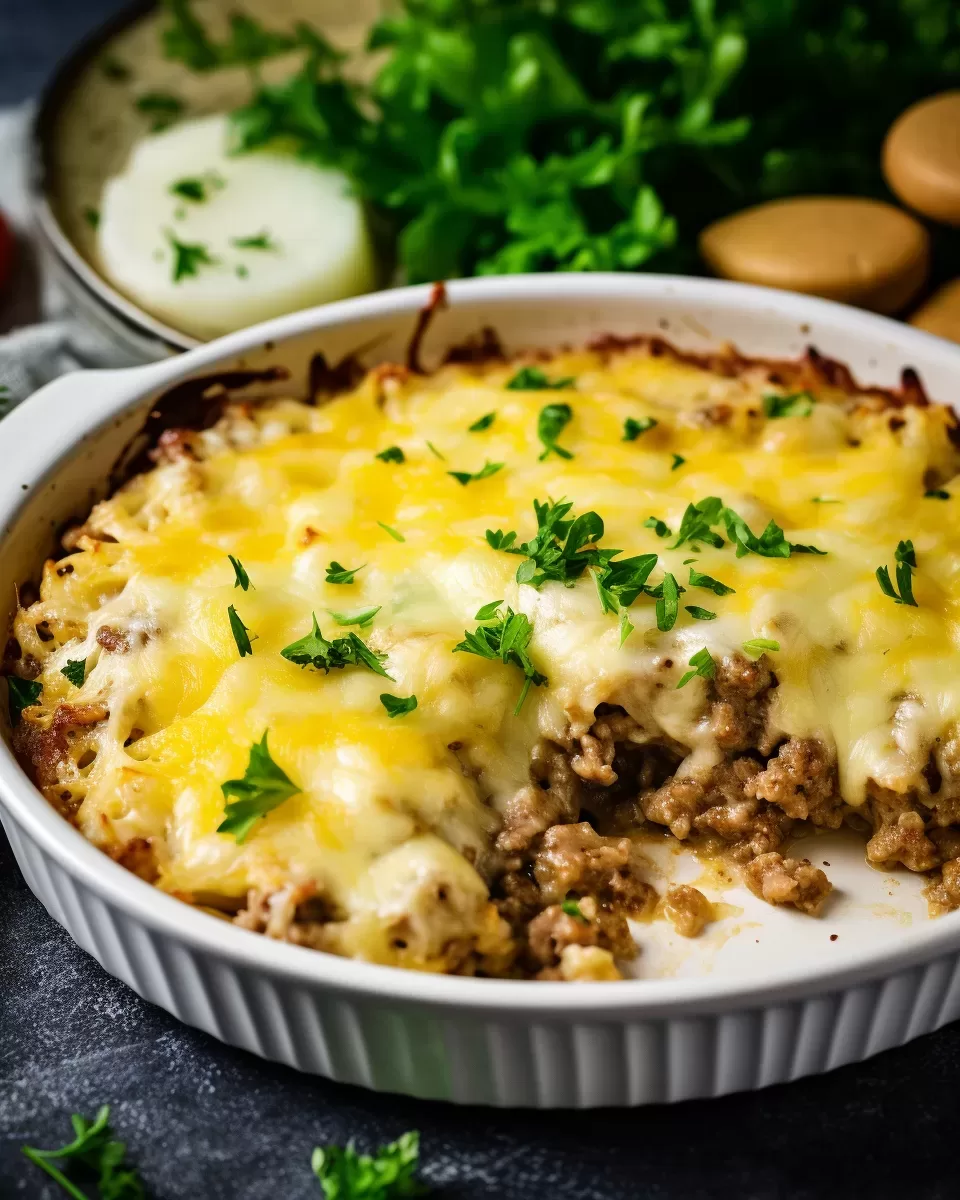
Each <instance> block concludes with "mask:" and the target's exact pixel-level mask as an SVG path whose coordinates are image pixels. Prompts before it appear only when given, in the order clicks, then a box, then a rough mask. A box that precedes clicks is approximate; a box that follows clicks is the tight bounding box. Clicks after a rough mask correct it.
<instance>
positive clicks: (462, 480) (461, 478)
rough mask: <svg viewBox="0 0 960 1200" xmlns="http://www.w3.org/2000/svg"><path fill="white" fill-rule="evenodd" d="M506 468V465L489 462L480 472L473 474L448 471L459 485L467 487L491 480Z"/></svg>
mask: <svg viewBox="0 0 960 1200" xmlns="http://www.w3.org/2000/svg"><path fill="white" fill-rule="evenodd" d="M505 466H506V463H502V462H499V463H495V462H490V461H489V460H488V461H487V462H485V463H484V464H483V466H482V467H481V468H480V470H479V471H474V472H473V474H471V473H470V472H469V471H448V472H447V474H448V475H450V476H452V477H453V478H454V479H455V480H456V481H457V483H459V484H461V485H462V486H463V487H466V486H467V484H468V483H476V482H477V480H480V479H489V478H490V476H491V475H496V473H497V472H498V471H502V470H503V468H504V467H505Z"/></svg>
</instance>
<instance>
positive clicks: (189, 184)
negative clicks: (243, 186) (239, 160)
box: [169, 171, 225, 204]
mask: <svg viewBox="0 0 960 1200" xmlns="http://www.w3.org/2000/svg"><path fill="white" fill-rule="evenodd" d="M224 182H225V181H224V179H223V178H222V177H221V176H220V175H218V174H217V172H216V171H208V172H207V174H206V175H192V176H188V177H187V178H185V179H177V180H175V181H174V182H173V183H171V184H170V187H169V191H170V194H171V195H173V196H179V198H180V199H181V200H189V201H190V202H191V203H193V204H203V203H204V202H205V201H206V200H207V199H208V198H209V196H210V191H211V190H212V189H214V188H222V187H223V186H224Z"/></svg>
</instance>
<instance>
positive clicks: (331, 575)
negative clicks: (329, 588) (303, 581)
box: [326, 562, 367, 584]
mask: <svg viewBox="0 0 960 1200" xmlns="http://www.w3.org/2000/svg"><path fill="white" fill-rule="evenodd" d="M366 565H367V564H366V563H364V564H363V566H361V567H354V568H353V570H352V571H349V570H347V568H346V567H342V566H341V565H340V564H339V563H338V562H332V563H330V564H329V566H328V567H327V575H326V582H327V583H342V584H347V583H353V577H354V575H356V573H357V572H358V571H362V570H363V567H365V566H366Z"/></svg>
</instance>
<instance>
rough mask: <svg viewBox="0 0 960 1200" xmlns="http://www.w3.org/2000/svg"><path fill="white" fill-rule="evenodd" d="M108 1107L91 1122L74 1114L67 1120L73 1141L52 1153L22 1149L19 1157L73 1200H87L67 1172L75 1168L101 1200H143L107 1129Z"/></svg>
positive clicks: (123, 1149) (122, 1153) (123, 1153)
mask: <svg viewBox="0 0 960 1200" xmlns="http://www.w3.org/2000/svg"><path fill="white" fill-rule="evenodd" d="M109 1120H110V1106H109V1105H108V1104H104V1105H103V1107H102V1108H101V1109H100V1110H99V1111H98V1113H97V1115H96V1117H95V1118H94V1119H93V1120H92V1121H88V1120H87V1119H86V1117H82V1116H80V1115H79V1114H78V1113H74V1114H73V1116H72V1117H71V1118H70V1121H71V1124H72V1125H73V1132H74V1139H73V1141H72V1142H68V1143H67V1144H66V1145H65V1146H60V1147H58V1148H57V1149H56V1150H38V1149H36V1148H35V1147H34V1146H24V1147H23V1154H24V1155H25V1156H26V1157H27V1158H28V1159H29V1160H30V1161H31V1162H32V1163H34V1164H35V1165H36V1166H38V1167H39V1168H40V1169H41V1171H45V1172H46V1173H47V1175H49V1177H50V1178H51V1179H52V1180H53V1181H54V1182H55V1183H57V1184H58V1185H59V1186H60V1187H61V1188H62V1189H63V1190H64V1191H65V1192H66V1193H67V1195H68V1196H71V1197H73V1200H88V1197H87V1194H86V1192H83V1191H81V1190H80V1188H79V1187H78V1186H77V1185H76V1184H75V1183H74V1182H73V1180H72V1179H70V1177H69V1175H68V1174H67V1171H69V1170H70V1168H71V1167H73V1166H74V1165H76V1166H77V1167H79V1168H80V1169H81V1170H82V1171H84V1172H86V1174H88V1175H89V1176H90V1177H92V1178H93V1179H95V1180H96V1185H97V1190H98V1192H99V1194H100V1197H101V1200H145V1197H146V1192H145V1191H144V1187H143V1183H142V1182H141V1180H140V1177H139V1175H138V1174H137V1172H136V1171H135V1170H134V1169H133V1167H131V1166H130V1165H129V1164H128V1163H127V1161H126V1146H125V1145H124V1143H123V1142H120V1141H117V1140H116V1138H114V1136H113V1133H112V1131H111V1129H110V1125H109V1123H108V1122H109Z"/></svg>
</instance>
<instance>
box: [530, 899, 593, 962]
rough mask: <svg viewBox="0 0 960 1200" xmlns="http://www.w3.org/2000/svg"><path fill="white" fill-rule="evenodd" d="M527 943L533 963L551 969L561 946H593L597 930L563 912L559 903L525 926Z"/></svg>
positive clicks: (561, 948)
mask: <svg viewBox="0 0 960 1200" xmlns="http://www.w3.org/2000/svg"><path fill="white" fill-rule="evenodd" d="M527 944H528V946H529V948H530V953H531V955H532V956H533V959H534V961H535V962H537V963H540V965H541V966H544V967H551V966H554V965H555V964H556V962H557V960H558V959H559V957H560V954H561V952H562V951H563V948H564V947H565V946H573V945H577V946H595V945H596V944H597V929H596V927H595V926H594V925H593V924H591V923H590V922H589V921H581V920H580V919H579V918H577V917H572V916H570V915H569V913H565V912H564V911H563V909H562V908H561V907H560V905H559V904H551V905H550V906H549V907H548V908H545V909H544V910H543V912H541V913H539V914H538V915H537V916H536V917H534V918H533V920H532V921H531V922H530V924H529V926H528V927H527Z"/></svg>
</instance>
